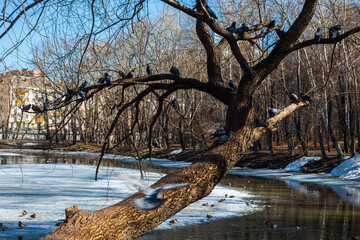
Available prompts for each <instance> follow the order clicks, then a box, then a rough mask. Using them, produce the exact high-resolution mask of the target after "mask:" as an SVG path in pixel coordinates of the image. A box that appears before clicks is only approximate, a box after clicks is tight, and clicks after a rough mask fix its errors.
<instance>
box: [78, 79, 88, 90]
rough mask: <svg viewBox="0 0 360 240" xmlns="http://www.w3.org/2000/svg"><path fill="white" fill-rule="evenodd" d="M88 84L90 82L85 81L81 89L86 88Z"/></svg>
mask: <svg viewBox="0 0 360 240" xmlns="http://www.w3.org/2000/svg"><path fill="white" fill-rule="evenodd" d="M87 83H88V82H87V81H86V80H85V81H84V82H83V83H82V84H81V85H80V89H84V88H86V86H87Z"/></svg>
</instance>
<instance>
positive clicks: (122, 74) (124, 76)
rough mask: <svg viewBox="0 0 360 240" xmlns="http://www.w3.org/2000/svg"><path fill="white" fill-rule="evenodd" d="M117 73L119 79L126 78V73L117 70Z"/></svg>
mask: <svg viewBox="0 0 360 240" xmlns="http://www.w3.org/2000/svg"><path fill="white" fill-rule="evenodd" d="M118 73H119V75H120V77H121V79H126V73H125V72H123V71H119V72H118Z"/></svg>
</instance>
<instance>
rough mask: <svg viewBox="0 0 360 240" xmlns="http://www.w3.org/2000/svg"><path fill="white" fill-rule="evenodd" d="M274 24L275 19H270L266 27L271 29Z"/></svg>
mask: <svg viewBox="0 0 360 240" xmlns="http://www.w3.org/2000/svg"><path fill="white" fill-rule="evenodd" d="M275 24H276V21H275V20H272V21H271V22H270V23H269V24H268V25H267V26H266V27H267V28H268V29H272V28H273V27H275Z"/></svg>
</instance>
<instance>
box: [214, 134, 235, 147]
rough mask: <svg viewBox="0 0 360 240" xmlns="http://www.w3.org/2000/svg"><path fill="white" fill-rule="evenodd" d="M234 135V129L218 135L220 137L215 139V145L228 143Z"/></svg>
mask: <svg viewBox="0 0 360 240" xmlns="http://www.w3.org/2000/svg"><path fill="white" fill-rule="evenodd" d="M231 135H232V131H226V132H225V134H223V135H221V136H219V137H218V139H217V140H216V141H215V143H214V145H221V144H224V143H226V142H227V141H229V140H230V138H231Z"/></svg>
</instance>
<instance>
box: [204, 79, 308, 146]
mask: <svg viewBox="0 0 360 240" xmlns="http://www.w3.org/2000/svg"><path fill="white" fill-rule="evenodd" d="M234 84H235V83H234V82H233V81H231V80H230V81H229V87H230V88H233V89H236V85H234ZM231 86H233V87H231ZM289 98H290V100H291V102H292V103H295V104H299V103H300V102H308V103H310V102H311V101H312V100H311V97H310V96H309V95H307V94H305V93H300V98H299V97H298V96H297V95H296V94H295V93H292V92H290V93H289ZM283 111H284V109H277V108H270V107H269V108H268V113H269V115H270V117H274V116H276V115H278V114H280V113H281V112H283ZM269 125H270V123H269V122H267V121H265V120H263V119H261V118H259V117H256V118H255V126H256V127H264V128H267V127H269ZM231 135H232V131H226V130H225V129H224V128H223V127H219V128H218V129H216V131H215V132H214V133H213V134H211V136H212V138H211V139H214V138H217V139H216V141H215V142H214V146H218V145H221V144H224V143H226V142H227V141H229V140H230V138H231Z"/></svg>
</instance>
